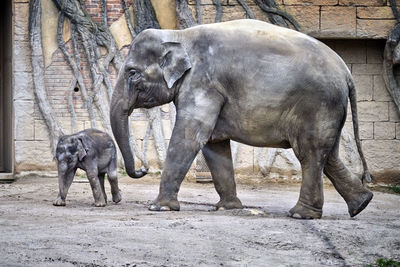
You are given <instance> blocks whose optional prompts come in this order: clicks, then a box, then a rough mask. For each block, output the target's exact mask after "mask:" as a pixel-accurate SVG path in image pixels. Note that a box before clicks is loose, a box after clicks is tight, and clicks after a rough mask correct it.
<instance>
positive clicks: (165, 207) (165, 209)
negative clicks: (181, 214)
mask: <svg viewBox="0 0 400 267" xmlns="http://www.w3.org/2000/svg"><path fill="white" fill-rule="evenodd" d="M170 210H171V208H170V207H168V206H162V207H161V208H160V211H170Z"/></svg>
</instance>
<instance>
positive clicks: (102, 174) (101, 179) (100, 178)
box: [99, 173, 107, 203]
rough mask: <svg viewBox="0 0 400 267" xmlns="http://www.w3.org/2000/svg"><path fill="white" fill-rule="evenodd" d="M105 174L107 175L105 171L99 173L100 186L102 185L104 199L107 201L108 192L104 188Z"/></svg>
mask: <svg viewBox="0 0 400 267" xmlns="http://www.w3.org/2000/svg"><path fill="white" fill-rule="evenodd" d="M105 175H106V174H105V173H100V174H99V182H100V186H101V191H102V192H103V197H104V200H105V201H106V203H107V194H106V190H105V189H104V176H105Z"/></svg>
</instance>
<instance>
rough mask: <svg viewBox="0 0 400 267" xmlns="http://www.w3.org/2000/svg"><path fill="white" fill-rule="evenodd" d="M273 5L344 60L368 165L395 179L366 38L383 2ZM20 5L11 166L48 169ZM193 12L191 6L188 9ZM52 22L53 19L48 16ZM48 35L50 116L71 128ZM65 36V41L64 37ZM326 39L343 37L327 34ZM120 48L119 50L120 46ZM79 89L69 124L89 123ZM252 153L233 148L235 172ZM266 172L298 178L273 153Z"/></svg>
mask: <svg viewBox="0 0 400 267" xmlns="http://www.w3.org/2000/svg"><path fill="white" fill-rule="evenodd" d="M86 2H87V3H88V7H89V8H88V11H89V12H91V13H90V14H92V15H93V16H94V18H95V19H97V20H99V19H100V18H99V17H98V14H99V3H100V1H98V0H87V1H86ZM152 2H153V4H154V5H155V7H156V13H157V17H158V18H159V20H160V23H161V22H162V23H161V25H162V26H163V27H166V28H174V27H175V25H176V22H175V17H174V16H173V10H174V7H173V5H172V4H171V3H173V1H172V0H153V1H152ZM221 2H222V3H223V12H224V13H223V16H222V20H230V19H237V18H245V17H246V14H245V13H244V11H243V10H242V9H241V8H240V6H239V5H238V3H237V2H236V0H221ZM246 2H247V3H248V4H249V5H250V7H251V9H252V10H253V12H254V13H255V15H256V17H257V18H258V19H262V20H267V15H266V14H265V13H263V12H262V11H261V10H260V9H259V8H258V7H257V6H256V5H255V4H254V2H253V0H247V1H246ZM107 3H108V7H109V8H110V10H109V18H110V20H109V21H108V23H109V25H110V27H111V29H112V32H113V33H114V34H115V33H119V34H118V35H119V36H118V38H120V39H118V38H117V39H118V40H119V43H118V45H119V47H121V48H123V47H124V46H126V45H128V44H129V42H130V39H129V38H125V39H124V38H122V37H124V36H126V34H128V33H127V32H126V30H127V29H126V27H125V29H124V28H123V21H124V19H123V18H121V17H120V16H121V10H120V4H119V1H118V0H107ZM277 3H278V5H280V7H281V8H282V9H284V10H286V11H287V12H289V13H290V14H292V15H293V17H294V18H295V19H296V20H297V21H298V22H299V24H300V25H301V27H302V31H304V32H305V33H308V34H310V35H312V36H315V37H317V38H320V39H322V40H323V41H324V42H325V43H326V44H328V45H329V46H330V47H331V48H332V49H334V50H335V51H336V52H338V54H339V55H341V56H342V57H343V59H344V60H345V62H346V63H347V64H348V66H349V68H350V70H351V71H352V73H353V75H354V79H355V82H356V86H357V94H358V107H359V118H360V128H361V138H362V143H363V148H364V151H365V154H366V157H367V161H368V163H369V165H370V168H371V170H372V171H373V172H374V173H375V174H376V175H378V176H384V175H391V176H393V175H395V176H396V175H397V177H399V175H400V166H399V164H398V162H400V119H399V114H398V113H397V111H396V109H395V107H394V104H393V101H392V100H391V97H390V96H389V94H388V92H387V90H386V88H385V85H384V83H383V79H382V73H381V72H382V53H383V47H384V41H383V40H366V39H379V38H385V37H386V36H387V34H388V32H389V31H390V30H391V28H392V26H393V25H394V19H393V16H392V14H391V10H390V7H389V6H388V1H386V0H375V1H373V0H364V1H357V0H353V1H351V0H306V1H299V0H279V1H277ZM189 4H190V8H191V9H193V10H194V1H193V0H189ZM202 4H203V5H202V15H203V20H204V23H210V22H213V21H214V18H215V8H214V6H213V5H212V0H203V1H202ZM171 5H172V6H171ZM28 6H29V1H28V0H14V59H13V60H14V63H13V73H14V75H13V86H14V110H15V129H14V134H15V136H14V138H15V166H16V172H21V171H36V170H55V168H56V164H55V162H54V161H53V159H52V155H51V153H50V148H49V140H48V133H47V129H46V127H45V125H44V123H43V119H42V117H41V114H40V112H39V110H38V108H37V105H36V103H35V98H34V94H33V87H32V73H31V72H32V66H31V63H30V62H31V61H30V55H31V54H30V48H29V40H28V9H29V8H28ZM43 8H44V13H46V12H47V13H46V14H47V16H48V18H49V19H51V18H52V16H53V17H54V16H55V14H56V12H55V7H54V6H52V2H51V0H43ZM45 8H47V9H45ZM166 14H168V15H166ZM193 14H196V12H195V11H194V12H193ZM52 20H53V22H54V21H56V18H53V19H52ZM121 25H122V26H121ZM46 30H47V31H49V29H47V27H44V34H45V32H46ZM122 31H125V32H122ZM54 34H55V32H53V33H47V35H46V36H47V38H48V39H46V40H47V41H45V42H44V46H45V47H44V48H45V51H50V52H51V53H49V57H48V60H47V63H46V66H47V68H46V77H45V78H46V86H47V90H48V95H49V98H50V101H51V104H52V106H53V108H54V111H55V115H56V117H57V119H58V120H59V121H60V123H61V124H62V126H63V127H64V128H65V129H66V131H67V133H69V132H71V130H72V129H71V120H70V115H69V113H68V110H67V105H66V103H67V91H66V88H68V87H69V86H70V82H71V78H72V73H71V70H70V69H69V67H68V66H67V64H66V63H65V61H64V59H63V55H62V53H61V52H60V50H58V49H56V48H57V47H56V46H54V42H55V38H56V37H55V35H54ZM52 36H54V37H52ZM65 38H66V40H68V36H65ZM327 38H328V39H327ZM333 38H341V39H343V38H347V39H350V40H331V39H333ZM354 39H358V40H354ZM67 45H68V42H67ZM52 47H53V48H52ZM122 51H123V52H126V49H123V50H122ZM83 63H84V62H83ZM110 71H111V72H113V73H114V77H115V75H116V71H115V70H112V69H110ZM84 75H86V77H87V81H86V82H87V83H88V84H89V83H90V79H89V76H88V75H89V74H88V73H84ZM113 82H114V81H113ZM79 94H80V93H79V92H76V93H75V95H74V106H75V108H76V111H77V127H76V130H80V129H84V128H88V127H90V123H89V120H88V115H87V113H86V109H85V108H84V107H83V103H82V101H81V97H80V95H79ZM161 110H162V118H163V121H162V122H163V128H164V134H165V136H166V139H169V136H170V135H171V127H170V123H169V117H168V106H163V107H162V109H161ZM131 119H132V121H133V123H134V128H135V129H136V131H135V137H136V138H137V140H138V142H139V144H140V146H142V147H143V139H144V135H145V130H146V127H147V120H146V117H145V116H144V114H143V113H141V112H140V111H135V112H134V114H133V116H131ZM350 120H351V117H349V118H348V121H347V123H346V126H345V127H346V128H347V129H348V132H350V133H352V128H351V122H350ZM167 141H168V140H167ZM257 153H258V152H257V150H256V149H254V148H253V147H248V146H243V147H241V149H240V150H239V152H238V157H237V160H236V169H237V172H238V173H239V174H241V175H256V176H260V168H259V167H258V165H257ZM148 158H149V160H150V164H151V165H152V166H156V167H157V157H156V152H155V149H154V146H153V144H152V140H150V144H149V154H148ZM270 177H275V178H298V177H299V174H298V168H297V169H296V168H295V169H293V166H290V164H288V163H287V162H286V161H285V159H284V158H282V157H279V156H278V157H277V158H276V160H275V163H274V165H273V167H272V169H271V175H270Z"/></svg>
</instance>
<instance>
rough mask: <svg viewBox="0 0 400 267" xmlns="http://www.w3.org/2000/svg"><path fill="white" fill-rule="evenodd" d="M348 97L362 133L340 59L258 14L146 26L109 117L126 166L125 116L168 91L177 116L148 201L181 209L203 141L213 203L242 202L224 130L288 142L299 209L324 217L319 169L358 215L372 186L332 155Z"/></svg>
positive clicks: (249, 140)
mask: <svg viewBox="0 0 400 267" xmlns="http://www.w3.org/2000/svg"><path fill="white" fill-rule="evenodd" d="M348 97H349V98H350V103H351V108H352V116H353V125H354V133H355V137H356V141H357V146H358V151H359V153H360V156H361V158H362V161H363V163H364V177H365V178H366V179H370V174H369V171H368V168H367V165H366V163H365V159H364V157H363V154H362V151H361V147H360V140H359V134H358V120H357V111H356V109H357V107H356V92H355V89H354V84H353V80H352V77H351V74H350V72H349V70H348V68H347V67H346V64H345V63H344V62H343V61H342V59H341V58H340V57H339V56H338V55H337V54H336V53H335V52H333V51H332V50H331V49H330V48H328V47H327V46H326V45H324V44H323V43H321V42H319V41H317V40H315V39H313V38H311V37H309V36H307V35H305V34H302V33H299V32H296V31H293V30H290V29H286V28H282V27H278V26H274V25H272V24H269V23H265V22H261V21H256V20H237V21H231V22H224V23H218V24H209V25H201V26H196V27H193V28H189V29H185V30H154V29H151V30H146V31H144V32H142V33H140V34H139V35H138V36H137V37H136V38H135V40H134V41H133V43H132V45H131V48H130V51H129V54H128V56H127V58H126V61H125V64H124V66H123V67H122V68H121V69H120V72H119V77H118V81H117V85H116V88H115V91H114V94H113V97H112V103H111V126H112V130H113V133H114V136H115V138H116V140H117V143H118V145H119V147H120V149H121V151H122V154H123V157H124V160H125V165H126V169H127V172H128V174H129V175H130V176H131V177H133V178H138V177H141V176H143V175H144V173H143V172H142V171H135V169H134V159H133V154H132V151H131V149H130V146H129V141H128V139H129V129H128V116H129V115H130V114H131V113H132V111H133V109H135V108H151V107H154V106H159V105H162V104H165V103H168V102H171V101H174V103H175V105H176V110H177V115H176V124H175V127H174V129H173V132H172V136H171V140H170V143H169V147H168V152H167V158H166V161H165V166H164V170H163V173H162V177H161V184H160V192H159V195H158V197H157V199H156V200H155V201H154V203H153V204H152V205H151V206H150V207H149V208H150V209H151V210H161V211H165V210H179V208H180V206H179V202H178V200H177V195H178V191H179V188H180V185H181V182H182V180H183V178H184V176H185V174H186V173H187V171H188V169H189V167H190V166H191V164H192V162H193V160H194V158H195V156H196V154H197V153H198V152H199V150H200V149H202V150H203V152H204V156H205V159H206V162H207V164H208V167H209V168H210V171H211V174H212V177H213V181H214V184H215V188H216V190H217V192H218V194H219V195H220V198H221V200H220V201H219V202H218V203H217V204H216V206H217V209H218V208H226V209H231V208H242V203H241V202H240V200H239V199H238V198H237V196H236V184H235V181H234V170H233V166H232V159H231V151H230V140H235V141H238V142H241V143H245V144H248V145H252V146H259V147H261V146H266V147H280V148H293V150H294V152H295V154H296V156H297V158H298V159H299V161H300V163H301V167H302V176H303V180H302V185H301V191H300V196H299V200H298V202H297V204H296V205H295V206H294V207H293V208H292V209H291V210H290V211H289V214H290V216H292V217H295V218H320V217H321V215H322V205H323V188H322V178H321V176H322V172H324V173H325V174H326V175H327V176H328V177H329V178H330V180H331V181H332V183H333V184H334V186H335V188H336V189H337V191H338V192H339V193H340V194H341V196H342V197H343V198H344V200H345V201H346V203H347V205H348V210H349V213H350V216H355V215H357V214H358V213H359V212H360V211H362V210H363V209H364V208H365V207H366V206H367V205H368V203H369V202H370V200H371V199H372V196H373V194H372V193H371V192H370V191H369V190H368V189H366V188H365V187H364V186H363V184H362V182H361V180H360V179H359V178H357V177H354V176H353V175H352V174H351V173H350V172H349V171H348V169H347V168H346V167H345V166H344V165H343V163H342V161H341V160H340V159H339V157H338V147H339V138H340V133H341V129H342V127H343V124H344V122H345V119H346V113H347V102H348V100H347V99H348Z"/></svg>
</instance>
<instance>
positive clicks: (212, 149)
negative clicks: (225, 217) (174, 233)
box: [203, 140, 243, 210]
mask: <svg viewBox="0 0 400 267" xmlns="http://www.w3.org/2000/svg"><path fill="white" fill-rule="evenodd" d="M203 154H204V158H205V160H206V163H207V166H208V168H209V169H210V171H211V176H212V178H213V182H214V186H215V189H216V190H217V192H218V194H219V196H220V201H219V202H218V203H217V204H216V209H217V210H218V209H242V208H243V205H242V202H241V201H240V200H239V198H238V197H237V196H236V183H235V177H234V170H233V164H232V154H231V146H230V140H225V141H222V142H218V143H210V142H208V143H207V144H206V145H205V146H204V147H203Z"/></svg>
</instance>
